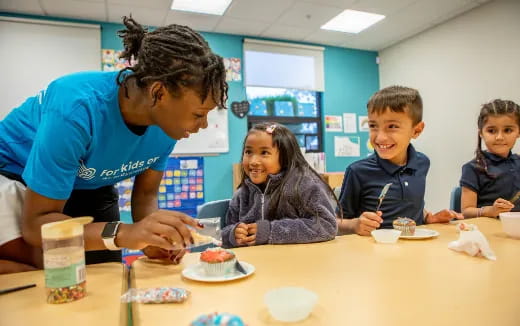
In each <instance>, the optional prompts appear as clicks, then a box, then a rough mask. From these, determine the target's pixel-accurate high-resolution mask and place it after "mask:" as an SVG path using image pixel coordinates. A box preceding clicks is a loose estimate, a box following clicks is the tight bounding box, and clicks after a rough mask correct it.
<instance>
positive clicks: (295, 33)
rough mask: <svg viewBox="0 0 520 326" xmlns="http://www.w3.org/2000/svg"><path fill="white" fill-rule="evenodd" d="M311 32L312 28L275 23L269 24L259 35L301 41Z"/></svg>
mask: <svg viewBox="0 0 520 326" xmlns="http://www.w3.org/2000/svg"><path fill="white" fill-rule="evenodd" d="M312 32H313V30H312V29H310V28H300V27H292V26H284V25H278V24H275V25H271V26H270V27H269V28H268V29H267V30H265V31H264V32H263V33H262V34H261V35H260V36H263V37H268V38H276V39H285V40H295V41H303V39H304V38H305V37H307V36H309V35H310V34H312Z"/></svg>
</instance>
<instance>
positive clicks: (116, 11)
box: [108, 5, 168, 26]
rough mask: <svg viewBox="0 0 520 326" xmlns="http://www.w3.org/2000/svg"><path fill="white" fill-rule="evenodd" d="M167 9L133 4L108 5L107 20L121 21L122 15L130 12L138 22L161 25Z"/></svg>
mask: <svg viewBox="0 0 520 326" xmlns="http://www.w3.org/2000/svg"><path fill="white" fill-rule="evenodd" d="M167 13H168V11H165V10H159V9H150V8H142V7H134V6H121V5H108V21H111V22H114V23H121V20H122V19H121V18H122V17H123V16H128V15H130V14H132V18H134V19H135V21H137V22H138V23H139V24H143V25H148V26H162V25H163V24H164V20H165V18H166V15H167Z"/></svg>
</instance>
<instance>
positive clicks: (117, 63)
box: [101, 49, 135, 71]
mask: <svg viewBox="0 0 520 326" xmlns="http://www.w3.org/2000/svg"><path fill="white" fill-rule="evenodd" d="M121 54H123V51H121V50H119V51H116V50H114V49H102V50H101V63H102V64H103V71H118V70H121V69H125V68H126V67H130V66H132V65H133V64H135V61H133V60H132V62H129V61H128V60H126V59H123V58H121Z"/></svg>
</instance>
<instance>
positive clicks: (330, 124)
mask: <svg viewBox="0 0 520 326" xmlns="http://www.w3.org/2000/svg"><path fill="white" fill-rule="evenodd" d="M325 131H327V132H330V131H343V124H342V120H341V116H340V115H326V116H325Z"/></svg>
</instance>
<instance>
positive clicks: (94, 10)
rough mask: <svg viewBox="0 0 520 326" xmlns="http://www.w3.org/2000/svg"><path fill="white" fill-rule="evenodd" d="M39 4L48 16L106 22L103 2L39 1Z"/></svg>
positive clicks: (73, 0) (74, 0)
mask: <svg viewBox="0 0 520 326" xmlns="http://www.w3.org/2000/svg"><path fill="white" fill-rule="evenodd" d="M41 4H42V7H43V9H44V10H45V12H46V13H47V15H49V16H56V17H67V18H78V19H87V20H97V21H106V20H107V17H106V11H105V3H104V2H91V1H79V0H41Z"/></svg>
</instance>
